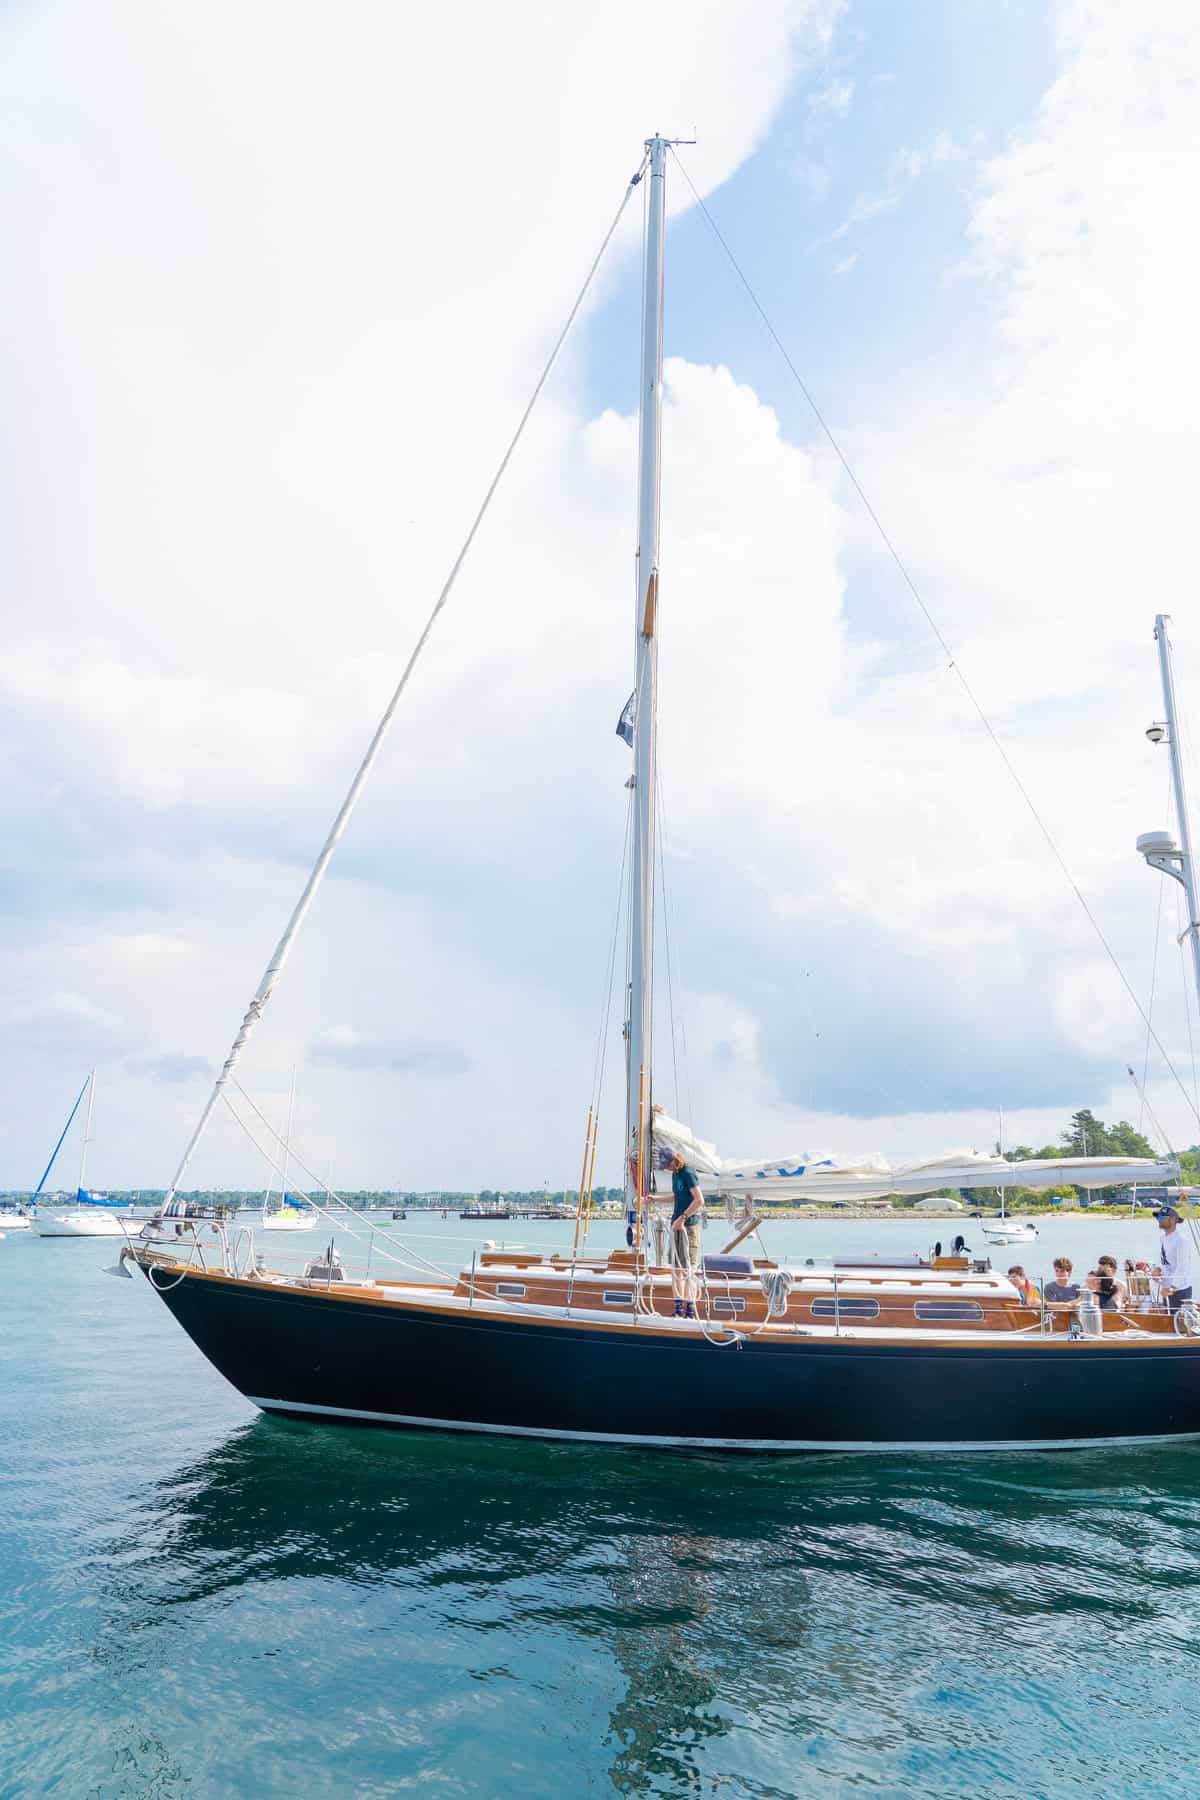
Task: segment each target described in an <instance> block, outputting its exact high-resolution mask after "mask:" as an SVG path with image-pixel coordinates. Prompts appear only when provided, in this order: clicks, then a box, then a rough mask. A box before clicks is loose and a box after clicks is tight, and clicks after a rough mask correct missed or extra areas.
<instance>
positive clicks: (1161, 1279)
mask: <svg viewBox="0 0 1200 1800" xmlns="http://www.w3.org/2000/svg"><path fill="white" fill-rule="evenodd" d="M1154 1216H1155V1218H1156V1219H1157V1220H1158V1228H1159V1230H1160V1231H1161V1232H1162V1237H1161V1238H1160V1239H1159V1244H1158V1265H1157V1266H1156V1267H1155V1268H1154V1269H1153V1270H1152V1273H1153V1275H1154V1279H1155V1280H1156V1281H1157V1282H1158V1284H1159V1286H1160V1287H1161V1289H1162V1291H1163V1293H1164V1294H1165V1295H1166V1296H1167V1305H1168V1306H1169V1307H1170V1309H1171V1311H1172V1312H1178V1311H1179V1309H1180V1307H1181V1306H1182V1305H1183V1303H1184V1301H1185V1300H1190V1299H1191V1297H1192V1242H1191V1239H1190V1237H1189V1236H1188V1234H1187V1232H1186V1231H1181V1230H1180V1229H1179V1224H1180V1221H1179V1214H1178V1213H1177V1212H1176V1211H1175V1208H1174V1207H1173V1206H1164V1207H1163V1209H1162V1211H1161V1212H1157V1213H1155V1215H1154Z"/></svg>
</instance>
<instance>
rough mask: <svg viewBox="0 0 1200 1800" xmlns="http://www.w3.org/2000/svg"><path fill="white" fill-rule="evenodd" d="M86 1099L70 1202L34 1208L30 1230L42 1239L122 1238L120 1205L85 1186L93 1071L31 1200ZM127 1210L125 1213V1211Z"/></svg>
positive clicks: (59, 1200) (62, 1200) (57, 1201)
mask: <svg viewBox="0 0 1200 1800" xmlns="http://www.w3.org/2000/svg"><path fill="white" fill-rule="evenodd" d="M84 1094H86V1095H87V1114H86V1116H85V1120H84V1127H83V1143H82V1144H81V1146H80V1150H79V1180H78V1182H77V1183H76V1187H75V1198H74V1201H73V1202H72V1201H71V1200H68V1199H66V1198H65V1197H63V1198H59V1197H58V1196H55V1198H54V1199H53V1200H52V1201H50V1202H41V1203H40V1204H39V1205H38V1207H37V1217H36V1219H35V1221H34V1229H35V1231H36V1232H37V1234H38V1236H39V1237H45V1238H81V1237H123V1236H124V1235H125V1229H124V1226H123V1225H122V1224H121V1221H120V1218H119V1217H118V1216H117V1215H118V1213H119V1212H120V1211H121V1210H123V1202H122V1201H120V1200H110V1199H109V1197H108V1195H107V1194H95V1193H92V1192H91V1191H90V1190H89V1189H88V1188H87V1187H86V1186H85V1178H86V1175H87V1153H88V1145H89V1144H90V1143H91V1141H92V1110H93V1107H94V1106H95V1101H96V1071H95V1069H93V1070H92V1071H91V1073H90V1074H89V1075H88V1078H87V1080H86V1081H85V1082H84V1084H83V1086H82V1087H81V1088H80V1090H79V1096H78V1098H77V1100H76V1101H75V1104H74V1106H73V1107H72V1108H71V1111H70V1113H69V1114H68V1116H67V1122H66V1124H65V1125H64V1126H63V1128H62V1135H61V1136H60V1137H59V1140H58V1143H57V1144H56V1145H55V1146H54V1154H53V1156H51V1158H50V1161H49V1162H48V1163H47V1164H46V1170H45V1173H44V1174H43V1176H42V1179H41V1181H39V1183H38V1186H37V1192H36V1193H35V1194H34V1200H35V1201H37V1200H38V1196H39V1195H40V1194H41V1192H42V1189H43V1188H44V1186H45V1184H46V1181H47V1178H48V1177H49V1174H50V1171H51V1169H52V1168H53V1167H54V1164H55V1161H56V1160H57V1157H58V1153H59V1151H60V1150H61V1149H62V1146H63V1140H64V1139H65V1137H66V1135H67V1133H68V1131H69V1130H70V1129H71V1122H72V1120H73V1119H74V1117H75V1114H76V1113H77V1112H78V1111H79V1106H80V1102H81V1101H82V1100H83V1096H84ZM125 1210H127V1209H125Z"/></svg>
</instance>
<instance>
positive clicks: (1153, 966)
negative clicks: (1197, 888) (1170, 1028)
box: [1138, 764, 1194, 1131]
mask: <svg viewBox="0 0 1200 1800" xmlns="http://www.w3.org/2000/svg"><path fill="white" fill-rule="evenodd" d="M1171 786H1172V783H1171V769H1170V765H1169V764H1168V767H1167V816H1168V818H1169V817H1170V813H1171ZM1166 890H1167V884H1166V882H1165V881H1162V880H1160V881H1159V883H1158V907H1157V910H1156V912H1155V915H1154V956H1153V958H1152V959H1151V963H1150V1004H1149V1006H1148V1007H1147V1009H1146V1013H1147V1019H1146V1053H1145V1055H1144V1056H1143V1058H1142V1080H1141V1085H1140V1087H1139V1088H1138V1095H1139V1097H1140V1101H1141V1104H1140V1106H1139V1108H1138V1130H1139V1131H1140V1130H1141V1129H1142V1123H1143V1117H1144V1114H1145V1112H1146V1081H1147V1078H1148V1076H1149V1073H1150V1029H1149V1025H1150V1020H1151V1019H1152V1018H1153V1017H1154V992H1155V989H1156V987H1157V985H1158V944H1159V938H1160V936H1161V933H1162V916H1163V899H1164V897H1165V895H1166ZM1193 1085H1194V1083H1193ZM1151 1116H1152V1117H1153V1115H1151Z"/></svg>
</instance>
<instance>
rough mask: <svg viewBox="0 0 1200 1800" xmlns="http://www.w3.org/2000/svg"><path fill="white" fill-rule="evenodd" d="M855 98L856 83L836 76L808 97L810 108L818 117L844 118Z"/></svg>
mask: <svg viewBox="0 0 1200 1800" xmlns="http://www.w3.org/2000/svg"><path fill="white" fill-rule="evenodd" d="M853 99H854V83H853V82H852V81H843V80H842V79H841V78H840V77H839V76H834V78H833V80H832V81H829V82H827V83H826V85H825V86H824V87H823V88H819V89H818V90H817V92H816V93H815V94H810V95H809V97H808V110H809V112H810V113H813V114H815V115H816V116H817V117H818V118H825V119H844V118H845V117H846V114H847V113H848V112H849V111H850V102H851V101H852V100H853Z"/></svg>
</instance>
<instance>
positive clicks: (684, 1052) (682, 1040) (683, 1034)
mask: <svg viewBox="0 0 1200 1800" xmlns="http://www.w3.org/2000/svg"><path fill="white" fill-rule="evenodd" d="M655 778H656V782H657V786H658V829H659V835H660V837H661V839H662V855H661V857H660V858H659V868H660V870H661V873H662V897H663V945H664V949H665V951H666V957H667V983H668V986H667V994H668V1000H669V1002H670V1006H671V1061H672V1064H674V1060H675V1006H674V999H673V996H672V993H671V986H670V983H671V979H672V977H671V960H672V959H671V910H672V896H671V895H669V894H668V892H667V874H666V862H667V857H668V855H669V853H670V842H669V834H668V831H667V806H666V801H665V799H664V798H663V784H662V765H661V764H658V765H656V767H655ZM675 945H676V949H675V958H674V961H675V975H676V977H677V978H678V982H679V1050H680V1061H681V1062H682V1064H683V1094H684V1100H685V1101H686V1104H687V1120H688V1123H689V1124H691V1122H692V1120H693V1118H694V1117H695V1115H694V1113H693V1112H692V1082H691V1071H690V1068H689V1066H688V1047H687V1014H686V1011H685V1008H684V1004H683V964H682V962H681V960H680V956H679V948H678V946H679V933H678V932H676V934H675ZM683 1116H684V1115H683V1114H682V1113H681V1112H680V1111H679V1076H678V1073H676V1076H675V1117H676V1118H677V1119H679V1118H682V1117H683Z"/></svg>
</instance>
